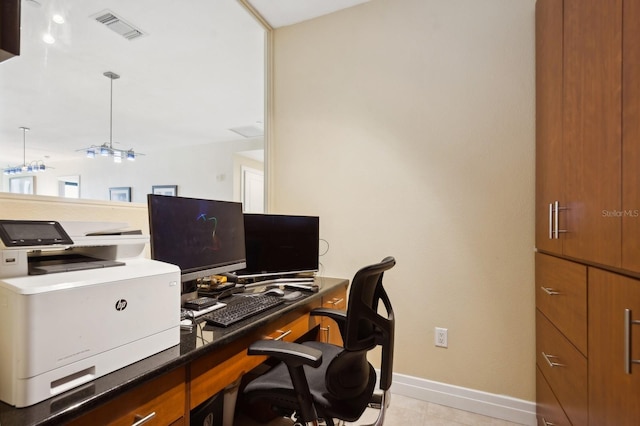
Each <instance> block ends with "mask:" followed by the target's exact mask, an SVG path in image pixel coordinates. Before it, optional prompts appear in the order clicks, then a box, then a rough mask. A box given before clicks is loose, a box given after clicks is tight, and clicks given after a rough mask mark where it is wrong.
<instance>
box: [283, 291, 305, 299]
mask: <svg viewBox="0 0 640 426" xmlns="http://www.w3.org/2000/svg"><path fill="white" fill-rule="evenodd" d="M302 296H304V295H303V294H302V292H301V291H292V292H291V293H289V294H287V295H285V296H284V297H283V299H284V300H296V299H299V298H301V297H302Z"/></svg>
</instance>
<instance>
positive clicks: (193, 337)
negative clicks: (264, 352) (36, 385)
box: [0, 278, 348, 426]
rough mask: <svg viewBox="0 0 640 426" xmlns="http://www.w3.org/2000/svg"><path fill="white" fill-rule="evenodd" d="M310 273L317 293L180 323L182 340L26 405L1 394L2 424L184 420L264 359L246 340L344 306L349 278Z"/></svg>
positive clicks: (292, 328)
mask: <svg viewBox="0 0 640 426" xmlns="http://www.w3.org/2000/svg"><path fill="white" fill-rule="evenodd" d="M315 281H316V284H318V285H319V286H320V291H319V292H318V293H311V294H309V295H308V296H306V297H305V298H303V299H299V300H297V301H294V302H287V303H285V304H284V305H281V306H279V307H278V308H274V309H273V310H271V311H269V312H267V313H265V314H262V315H259V316H257V317H253V318H250V319H248V320H245V321H243V322H240V323H238V324H236V325H233V326H231V327H228V328H217V327H212V326H210V325H208V324H206V323H205V322H204V321H201V322H199V323H197V325H196V326H194V327H193V329H192V330H191V331H181V339H180V345H177V346H174V347H172V348H170V349H167V350H165V351H163V352H160V353H158V354H156V355H153V356H151V357H149V358H146V359H144V360H142V361H139V362H136V363H135V364H131V365H129V366H127V367H125V368H122V369H120V370H118V371H115V372H113V373H111V374H108V375H106V376H103V377H101V378H98V379H96V380H94V381H93V382H91V383H87V384H85V385H83V386H81V387H79V388H76V389H73V390H71V391H69V392H67V393H64V394H61V395H58V396H56V397H54V398H51V399H48V400H46V401H43V402H40V403H38V404H35V405H33V406H31V407H25V408H15V407H11V406H9V405H7V404H4V403H1V402H0V425H1V426H25V425H46V424H55V425H60V424H94V425H95V424H107V423H109V424H129V425H131V424H133V423H134V421H137V420H141V419H144V418H145V417H148V418H149V421H148V422H146V423H144V424H145V425H168V424H176V425H188V424H189V412H190V410H191V409H193V408H195V407H197V406H198V405H199V404H200V403H202V402H204V401H206V400H207V399H208V398H210V397H211V396H213V395H215V394H216V393H218V392H220V391H221V390H222V389H224V388H225V387H226V386H228V385H230V384H232V383H234V382H236V381H237V380H238V379H239V378H240V377H242V375H243V374H245V373H246V372H248V371H250V370H251V369H253V368H254V367H256V366H257V365H259V364H260V363H261V362H262V361H263V360H264V358H261V357H249V356H247V355H246V349H247V346H248V345H249V344H251V343H252V342H254V341H256V340H258V339H263V338H281V339H283V340H286V341H294V340H297V339H299V338H300V337H302V336H303V335H305V334H307V333H309V332H310V331H312V330H313V329H315V328H316V327H319V326H320V325H322V327H323V329H326V328H327V324H325V323H323V324H321V323H320V321H321V319H320V318H318V317H310V316H309V312H310V311H311V309H313V308H316V307H319V306H323V305H324V306H333V307H336V308H338V309H344V300H345V297H346V290H347V286H348V281H347V280H344V279H337V278H316V280H315ZM140 321H153V318H140ZM322 321H324V320H322ZM327 334H328V333H326V332H325V333H318V336H319V337H320V338H325V337H323V336H326V335H327Z"/></svg>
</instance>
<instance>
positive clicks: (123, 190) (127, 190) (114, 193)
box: [109, 186, 131, 202]
mask: <svg viewBox="0 0 640 426" xmlns="http://www.w3.org/2000/svg"><path fill="white" fill-rule="evenodd" d="M109 199H110V200H111V201H127V202H129V201H131V187H130V186H120V187H117V188H109Z"/></svg>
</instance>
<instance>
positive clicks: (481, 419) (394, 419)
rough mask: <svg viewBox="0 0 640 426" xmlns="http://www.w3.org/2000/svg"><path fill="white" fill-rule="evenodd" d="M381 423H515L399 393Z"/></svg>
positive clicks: (369, 418) (371, 417)
mask: <svg viewBox="0 0 640 426" xmlns="http://www.w3.org/2000/svg"><path fill="white" fill-rule="evenodd" d="M376 416H377V412H375V411H373V410H372V411H371V412H365V414H364V415H363V417H362V419H361V420H360V421H358V422H356V423H349V425H351V426H357V425H366V424H368V423H373V421H375V418H376ZM290 424H291V423H290V422H286V421H282V420H278V419H276V420H274V421H271V422H269V423H267V424H266V425H265V424H261V423H256V422H254V421H252V420H250V419H248V418H247V417H246V416H244V415H242V414H240V415H238V416H236V421H235V423H234V426H258V425H260V426H285V425H290ZM384 424H385V426H407V425H412V426H414V425H415V426H515V425H517V423H512V422H508V421H505V420H501V419H495V418H492V417H487V416H482V415H479V414H474V413H470V412H468V411H464V410H456V409H454V408H449V407H445V406H442V405H438V404H433V403H430V402H424V401H420V400H417V399H413V398H408V397H406V396H401V395H392V396H391V405H390V406H389V410H388V411H387V417H386V419H385V421H384Z"/></svg>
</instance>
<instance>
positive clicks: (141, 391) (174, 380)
mask: <svg viewBox="0 0 640 426" xmlns="http://www.w3.org/2000/svg"><path fill="white" fill-rule="evenodd" d="M185 373H186V370H185V368H184V367H181V368H177V369H175V370H173V371H171V372H169V373H166V374H164V375H162V376H160V377H159V378H157V379H154V380H151V381H150V382H147V383H144V384H142V385H140V386H138V387H137V388H135V389H132V390H130V391H128V392H126V393H124V394H122V395H121V396H119V397H117V398H116V399H114V400H113V401H111V402H108V403H106V404H104V405H101V406H100V407H98V408H96V409H95V410H93V411H90V412H89V413H87V414H85V415H83V416H82V417H79V418H78V419H76V420H73V421H71V422H70V423H68V424H69V425H123V426H125V425H126V426H131V425H132V424H134V423H135V422H137V421H140V420H142V419H144V418H145V417H148V418H149V420H148V421H147V422H145V423H144V424H145V426H151V425H158V426H165V425H182V424H184V413H185V406H186V401H185V398H186V384H185V379H186V375H185Z"/></svg>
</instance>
